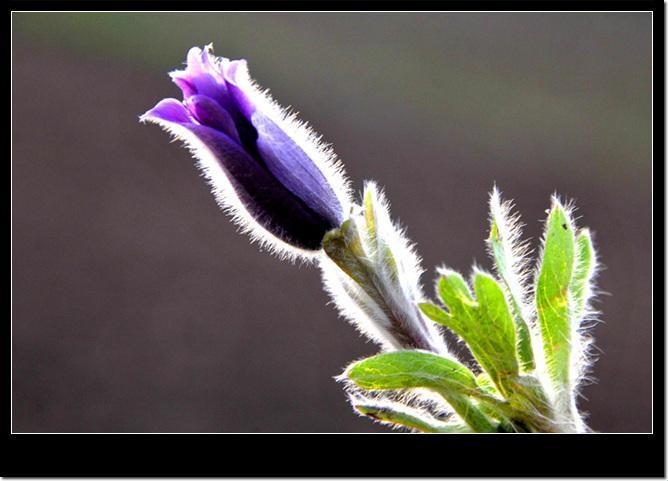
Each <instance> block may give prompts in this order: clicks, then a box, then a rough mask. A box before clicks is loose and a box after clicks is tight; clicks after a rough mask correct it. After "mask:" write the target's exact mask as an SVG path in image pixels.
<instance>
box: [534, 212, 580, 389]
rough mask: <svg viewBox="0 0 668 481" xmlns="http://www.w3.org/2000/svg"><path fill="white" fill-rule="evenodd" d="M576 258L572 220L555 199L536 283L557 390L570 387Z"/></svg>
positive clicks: (545, 344) (547, 357) (548, 359)
mask: <svg viewBox="0 0 668 481" xmlns="http://www.w3.org/2000/svg"><path fill="white" fill-rule="evenodd" d="M574 258H575V233H574V226H573V223H572V222H571V220H570V218H569V216H568V213H567V212H566V210H565V209H564V208H563V207H562V206H561V204H560V203H559V202H558V201H557V200H556V199H554V201H553V205H552V208H551V209H550V213H549V215H548V218H547V225H546V232H545V245H544V247H543V258H542V262H541V266H540V271H539V274H538V281H537V284H536V308H537V312H538V320H539V324H540V328H541V333H542V337H543V350H544V352H545V361H546V364H547V369H548V373H549V375H550V378H551V380H552V382H553V384H554V387H555V389H556V390H557V391H558V392H559V391H566V392H568V391H569V389H570V382H569V375H570V374H569V370H570V354H571V345H570V341H571V319H570V314H571V306H570V305H569V286H570V284H571V279H572V277H573V262H574Z"/></svg>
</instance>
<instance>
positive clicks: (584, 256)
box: [570, 229, 596, 317]
mask: <svg viewBox="0 0 668 481" xmlns="http://www.w3.org/2000/svg"><path fill="white" fill-rule="evenodd" d="M575 248H576V252H577V256H576V261H577V262H576V265H575V272H574V273H573V279H572V282H571V288H570V291H571V295H572V299H573V313H574V315H576V316H577V317H581V316H582V315H583V313H584V310H585V307H586V302H587V294H588V290H589V283H590V282H591V278H592V276H593V275H594V271H595V267H596V265H595V264H596V259H595V254H594V246H593V244H592V242H591V236H590V234H589V231H588V230H587V229H583V230H582V231H581V232H580V233H579V234H578V235H577V237H576V238H575Z"/></svg>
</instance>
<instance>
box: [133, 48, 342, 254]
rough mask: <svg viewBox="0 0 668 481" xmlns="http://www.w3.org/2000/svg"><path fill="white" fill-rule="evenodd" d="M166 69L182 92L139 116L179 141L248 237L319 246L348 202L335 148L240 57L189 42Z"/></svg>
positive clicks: (302, 248) (290, 249)
mask: <svg viewBox="0 0 668 481" xmlns="http://www.w3.org/2000/svg"><path fill="white" fill-rule="evenodd" d="M170 76H171V78H172V80H173V82H174V83H175V84H176V85H177V86H178V87H179V88H180V89H181V92H182V93H183V100H177V99H173V98H168V99H164V100H162V101H160V102H159V103H158V104H157V105H156V106H155V107H153V108H152V109H151V110H149V111H148V112H146V113H145V114H144V115H142V116H141V120H142V121H149V122H153V123H156V124H158V125H160V126H162V127H163V128H164V129H165V130H167V131H169V132H170V133H172V134H174V135H175V136H176V137H178V138H180V139H182V140H184V141H185V143H186V145H187V146H188V147H190V149H191V150H192V152H193V154H194V155H195V157H197V159H198V161H199V166H200V167H201V168H202V170H203V171H204V173H205V175H206V176H207V177H208V179H209V181H210V183H211V185H212V187H213V192H214V194H215V195H216V198H217V200H218V202H219V204H220V205H221V206H222V207H223V208H225V209H227V210H228V211H230V213H231V214H232V215H233V217H234V219H235V220H236V221H237V222H238V223H239V225H240V226H241V227H242V229H243V230H245V231H248V232H250V233H251V236H252V237H253V238H254V239H258V240H260V241H261V242H263V243H264V244H268V245H269V246H270V247H273V248H275V249H277V250H279V251H281V252H283V253H288V254H295V253H301V254H306V255H308V253H309V252H314V251H318V250H319V249H320V248H321V243H322V239H323V237H324V235H325V233H326V232H328V231H329V230H331V229H333V228H336V227H338V226H340V224H341V222H342V220H343V213H344V211H345V209H346V208H347V202H348V201H347V198H348V189H347V185H346V181H345V179H344V178H343V175H342V173H341V171H340V167H338V165H337V163H336V160H335V159H334V156H333V154H332V153H331V152H330V151H329V150H327V149H326V148H323V147H322V146H321V145H320V143H319V142H318V139H317V138H316V136H315V135H314V134H313V133H312V132H311V131H310V130H309V129H308V128H307V127H305V126H304V125H303V124H302V123H299V122H298V121H296V119H294V117H292V116H290V115H287V114H286V113H285V112H284V111H282V110H281V109H280V108H279V107H278V106H277V105H276V104H275V103H274V102H273V101H272V100H271V99H270V98H269V96H268V95H267V94H266V92H261V91H260V90H259V89H258V88H257V87H256V86H255V84H254V83H253V82H252V81H251V79H250V77H249V75H248V71H247V67H246V61H245V60H229V59H227V58H222V57H215V56H214V55H213V54H212V49H211V46H210V45H209V46H207V47H205V48H204V49H203V50H202V49H200V48H198V47H193V48H192V49H191V50H190V51H189V52H188V57H187V66H186V68H185V69H184V70H178V71H175V72H172V73H171V74H170Z"/></svg>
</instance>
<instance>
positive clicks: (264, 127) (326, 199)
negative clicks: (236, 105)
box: [251, 111, 342, 225]
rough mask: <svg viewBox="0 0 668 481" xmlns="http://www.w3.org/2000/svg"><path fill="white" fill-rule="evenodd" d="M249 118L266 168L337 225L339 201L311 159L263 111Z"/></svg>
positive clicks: (312, 207)
mask: <svg viewBox="0 0 668 481" xmlns="http://www.w3.org/2000/svg"><path fill="white" fill-rule="evenodd" d="M251 122H252V124H253V125H254V126H255V128H256V129H257V133H258V138H257V148H258V151H259V153H260V156H261V157H262V160H263V161H264V162H265V164H266V165H267V168H268V169H269V171H270V172H271V173H272V174H273V175H274V176H275V177H276V178H277V179H278V180H279V181H280V182H281V183H282V184H283V185H285V186H286V187H287V188H288V189H289V190H290V191H291V192H292V193H293V194H294V195H296V196H297V197H299V198H300V199H301V200H303V201H304V203H305V204H306V205H307V206H309V207H310V208H311V209H313V210H314V211H315V212H317V213H318V214H319V215H321V216H323V217H324V218H326V219H328V220H329V221H330V222H331V223H333V224H335V225H339V224H340V222H341V220H342V214H341V204H340V203H339V200H338V198H337V197H336V194H334V191H333V190H332V187H331V186H330V184H329V182H327V180H326V179H325V176H324V175H323V174H322V172H321V171H320V169H318V167H317V166H316V165H315V164H314V163H313V160H311V159H310V158H309V157H308V155H306V153H305V152H304V151H303V150H302V149H301V148H300V147H299V146H298V145H297V144H296V143H295V141H294V140H292V139H291V138H290V137H289V136H288V135H287V134H286V133H285V132H284V131H283V130H282V129H281V128H280V127H279V126H278V125H276V124H275V123H274V122H273V121H272V120H271V119H269V118H268V117H267V116H266V115H264V114H262V113H261V112H259V111H257V112H255V113H254V114H253V117H252V119H251Z"/></svg>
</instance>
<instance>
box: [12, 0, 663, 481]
mask: <svg viewBox="0 0 668 481" xmlns="http://www.w3.org/2000/svg"><path fill="white" fill-rule="evenodd" d="M15 10H63V11H67V10H144V11H151V10H188V11H196V10H231V11H234V10H281V11H285V10H288V11H290V10H309V11H311V10H312V11H317V10H333V11H335V10H347V11H355V10H385V11H387V10H411V11H412V10H452V11H457V10H466V11H472V10H498V11H507V10H515V11H523V10H538V11H553V10H572V11H583V10H585V11H601V10H610V11H616V10H633V11H637V10H652V11H653V12H654V32H653V45H654V71H653V75H654V77H653V86H654V92H653V95H654V97H653V107H654V126H653V128H654V135H653V142H654V160H653V169H654V177H653V180H652V184H653V195H654V198H653V200H657V199H658V200H659V202H655V203H654V209H655V210H654V214H655V219H658V222H657V223H656V224H655V225H654V235H655V238H654V245H655V246H659V247H658V248H657V249H656V251H655V253H654V256H655V258H654V265H655V266H659V267H658V269H656V272H655V283H654V286H655V287H654V293H655V294H654V295H655V298H654V300H653V301H656V299H657V298H658V299H660V300H661V301H662V302H661V303H660V304H659V303H658V302H656V303H655V305H656V306H661V308H660V309H656V310H655V319H654V330H653V343H654V346H653V347H654V351H653V352H654V372H653V378H654V384H653V385H654V391H653V408H654V419H653V429H654V432H653V433H652V434H592V435H534V436H523V435H494V434H492V435H454V434H449V435H424V436H421V435H408V436H393V435H386V434H11V431H10V430H11V412H10V393H11V390H10V388H11V386H10V379H11V377H10V376H11V319H10V322H7V323H6V325H5V329H3V333H4V335H5V336H6V340H5V342H3V348H2V349H1V350H0V352H2V353H3V354H4V355H3V360H4V366H3V369H2V380H3V387H4V390H3V396H2V399H1V400H0V418H1V420H2V421H1V422H2V437H1V439H2V447H1V448H0V452H1V453H2V461H0V475H2V476H36V477H41V476H67V477H72V476H100V475H102V476H160V477H170V476H235V477H236V476H291V477H292V476H309V477H311V476H337V477H338V476H382V477H395V476H401V477H416V476H438V477H441V476H448V477H467V476H476V477H481V476H495V477H496V476H511V477H524V476H531V477H536V476H549V477H562V476H603V477H663V478H664V479H665V474H666V469H665V382H664V381H665V343H664V341H665V324H664V322H665V312H666V311H665V299H664V296H663V293H664V292H665V285H664V279H665V262H664V252H665V251H664V248H665V204H664V202H665V164H664V159H665V132H664V127H665V125H664V119H665V105H664V103H665V91H664V89H663V88H661V87H662V86H664V85H665V64H664V60H665V59H664V57H665V43H664V42H665V36H664V26H665V5H664V4H663V3H659V2H652V1H645V0H640V1H615V0H610V1H590V0H581V1H573V0H567V1H552V0H549V1H541V2H530V1H493V0H492V1H490V0H480V1H478V0H468V1H461V0H457V1H450V2H447V1H425V0H417V1H413V2H400V1H395V0H391V1H384V2H382V3H380V2H374V1H367V2H352V1H349V0H341V1H330V0H325V1H317V2H316V1H312V2H301V1H280V2H279V1H268V0H264V1H245V2H242V1H239V2H236V3H233V2H222V1H205V0H194V1H190V2H185V1H182V2H179V1H176V0H161V1H151V0H143V1H137V2H115V1H111V0H96V1H72V0H70V1H48V0H42V1H20V0H19V1H11V2H9V5H8V11H7V13H8V15H7V17H5V18H6V21H11V20H10V18H11V12H12V11H15ZM7 31H8V32H9V36H10V37H11V28H8V30H7ZM5 38H6V39H7V37H5ZM5 48H6V50H5V52H6V54H7V56H8V58H11V38H10V41H7V42H6V47H5ZM9 64H10V76H11V62H9ZM10 102H11V100H10ZM10 121H11V119H10ZM10 136H11V132H10ZM10 140H11V139H10ZM10 145H11V143H10ZM10 158H11V152H10ZM656 159H658V160H656ZM10 169H11V167H10ZM10 178H11V170H10ZM657 179H658V181H657ZM10 190H11V188H10ZM10 215H11V213H10ZM10 235H11V234H10ZM657 256H658V258H659V259H660V260H661V261H662V262H657V259H656V257H657ZM10 282H11V279H10ZM555 450H557V451H558V452H559V453H560V454H559V458H561V459H568V460H569V462H568V463H563V464H560V465H549V466H546V465H545V464H544V461H545V459H546V458H547V457H548V456H549V454H550V453H552V452H554V451H555ZM398 452H401V453H402V456H401V459H430V460H432V462H430V463H420V462H411V463H403V464H402V463H398V462H394V463H391V464H388V462H387V461H386V460H387V459H388V456H393V455H394V453H398ZM518 452H519V453H522V456H521V458H519V459H518V458H515V457H514V454H516V453H518ZM390 459H391V458H390ZM398 459H399V458H398ZM383 460H384V461H383ZM449 460H457V462H454V463H453V462H449Z"/></svg>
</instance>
